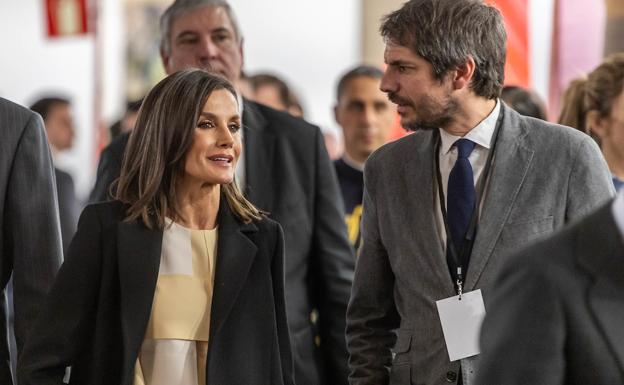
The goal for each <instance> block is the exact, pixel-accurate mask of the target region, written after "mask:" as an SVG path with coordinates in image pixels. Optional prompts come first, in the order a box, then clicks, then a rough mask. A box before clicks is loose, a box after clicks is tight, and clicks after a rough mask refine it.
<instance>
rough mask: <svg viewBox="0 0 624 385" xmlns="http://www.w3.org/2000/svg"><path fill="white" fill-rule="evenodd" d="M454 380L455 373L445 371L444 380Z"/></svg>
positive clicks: (455, 377)
mask: <svg viewBox="0 0 624 385" xmlns="http://www.w3.org/2000/svg"><path fill="white" fill-rule="evenodd" d="M455 380H457V373H455V372H450V371H449V372H446V382H455Z"/></svg>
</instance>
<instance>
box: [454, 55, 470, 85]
mask: <svg viewBox="0 0 624 385" xmlns="http://www.w3.org/2000/svg"><path fill="white" fill-rule="evenodd" d="M475 68H476V63H475V61H474V59H473V58H472V56H468V58H467V59H466V61H464V62H463V63H462V64H460V65H458V66H457V67H456V68H455V69H454V70H453V71H451V76H452V79H451V80H452V82H453V88H454V89H456V90H460V89H463V88H465V87H468V85H469V84H470V82H471V81H472V77H473V76H474V72H475Z"/></svg>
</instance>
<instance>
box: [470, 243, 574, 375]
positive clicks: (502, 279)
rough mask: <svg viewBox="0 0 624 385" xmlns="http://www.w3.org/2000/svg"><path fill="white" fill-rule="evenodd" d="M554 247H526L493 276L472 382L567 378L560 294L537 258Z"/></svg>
mask: <svg viewBox="0 0 624 385" xmlns="http://www.w3.org/2000/svg"><path fill="white" fill-rule="evenodd" d="M558 252H561V251H560V250H557V249H556V248H555V249H552V248H551V249H550V250H548V252H544V251H542V252H539V251H537V250H535V248H532V249H530V250H527V251H526V252H523V253H522V254H521V255H517V256H516V257H515V258H512V259H511V260H510V261H509V263H508V264H506V266H505V267H504V268H503V270H502V271H501V274H500V275H499V276H498V277H497V279H496V281H495V283H494V287H493V290H490V293H491V294H490V295H491V299H490V301H489V303H488V304H487V306H488V311H487V315H486V317H485V320H484V323H483V326H482V328H481V351H482V352H483V353H482V355H481V358H480V362H479V367H478V371H477V381H476V382H475V383H476V384H497V385H523V384H531V385H548V384H563V383H564V382H565V380H566V378H565V365H566V362H565V357H564V352H565V350H566V347H565V345H566V336H565V334H566V332H565V328H566V327H565V324H566V321H565V315H564V314H565V312H564V309H563V305H562V304H563V301H562V299H561V296H562V295H563V293H561V292H560V289H558V288H557V286H556V285H555V283H554V282H555V280H553V277H552V272H553V269H549V268H547V267H546V266H544V264H543V262H540V261H544V260H546V259H548V257H550V256H552V255H553V254H557V253H558ZM549 275H550V276H549ZM527 357H531V358H530V359H527Z"/></svg>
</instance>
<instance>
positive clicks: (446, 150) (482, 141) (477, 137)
mask: <svg viewBox="0 0 624 385" xmlns="http://www.w3.org/2000/svg"><path fill="white" fill-rule="evenodd" d="M499 114H500V102H499V101H498V100H496V106H494V109H492V112H490V114H489V115H488V116H487V117H486V118H485V119H483V120H482V121H481V123H479V124H478V125H477V126H476V127H475V128H473V129H472V130H470V131H469V132H468V133H467V134H466V135H464V136H463V138H464V139H469V140H471V141H473V142H475V143H476V146H475V148H474V150H473V151H472V153H471V154H470V156H469V157H468V161H469V162H470V165H471V166H472V173H473V176H474V185H475V188H476V186H478V185H479V183H480V182H481V177H482V175H483V169H484V168H485V163H486V162H487V158H488V155H489V153H490V147H491V145H492V143H491V141H492V135H494V130H495V129H496V122H497V121H498V116H499ZM439 130H440V139H441V140H440V151H439V154H440V155H439V162H440V163H439V164H440V176H441V177H442V193H443V196H444V197H446V191H447V188H448V179H449V174H450V173H451V170H452V169H453V166H454V165H455V162H456V161H457V148H456V147H454V146H453V143H455V142H456V141H457V140H459V139H461V138H462V137H460V136H454V135H451V134H449V133H448V132H446V131H444V130H443V129H441V128H439ZM434 186H435V187H434V188H435V189H434V191H435V205H436V206H435V212H436V224H437V226H438V234H439V235H440V239H441V240H442V249H443V250H444V252H445V253H446V230H445V228H444V218H443V217H442V210H441V208H440V199H439V194H438V185H437V183H436V182H435V181H434ZM486 187H487V186H486ZM482 193H483V192H481V191H477V195H476V198H477V202H480V205H479V214H481V208H482V206H483V201H484V200H485V199H483V200H481V201H480V199H479V198H480V196H481V194H482ZM444 207H446V202H444Z"/></svg>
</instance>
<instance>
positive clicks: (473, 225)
mask: <svg viewBox="0 0 624 385" xmlns="http://www.w3.org/2000/svg"><path fill="white" fill-rule="evenodd" d="M502 121H503V108H502V107H501V108H500V112H499V115H498V120H497V121H496V127H495V128H494V133H493V134H492V139H491V141H490V143H491V144H492V146H491V148H490V152H489V153H488V157H487V160H486V162H485V168H484V169H483V175H482V177H481V180H480V183H479V186H478V188H477V192H478V193H479V200H478V202H476V203H475V207H474V211H473V212H472V216H471V217H470V225H469V226H468V230H467V231H466V235H465V236H464V242H462V247H461V250H459V253H458V252H457V251H458V250H457V249H456V248H455V243H454V242H453V238H452V236H451V230H450V228H449V225H448V221H447V215H446V205H445V204H444V202H445V197H444V192H443V190H442V175H441V174H440V146H441V139H440V134H439V133H438V137H437V139H436V151H435V159H434V162H435V165H436V182H437V184H438V197H439V201H440V210H441V211H442V220H443V222H444V230H445V232H446V244H447V251H448V252H449V253H450V256H451V261H452V263H453V265H454V266H453V267H454V268H455V269H456V271H457V282H455V283H456V285H457V294H459V299H461V295H462V291H463V284H464V274H465V272H463V271H462V261H465V260H466V258H467V257H468V256H469V255H470V253H472V243H473V241H474V239H475V235H476V233H477V221H478V216H479V207H481V202H482V201H483V196H484V195H485V194H484V193H485V183H486V181H487V179H488V178H489V175H490V169H491V167H492V159H493V158H494V150H495V149H496V143H497V141H498V132H499V131H500V127H501V125H502ZM468 245H470V246H468Z"/></svg>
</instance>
